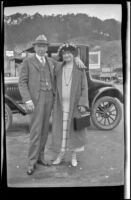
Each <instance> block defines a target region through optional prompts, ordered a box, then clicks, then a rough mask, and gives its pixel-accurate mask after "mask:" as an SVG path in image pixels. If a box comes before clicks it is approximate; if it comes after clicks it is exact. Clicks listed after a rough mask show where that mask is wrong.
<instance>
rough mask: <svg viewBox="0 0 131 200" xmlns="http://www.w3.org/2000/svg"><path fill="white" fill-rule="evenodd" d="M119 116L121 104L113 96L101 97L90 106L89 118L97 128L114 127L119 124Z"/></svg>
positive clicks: (106, 128) (107, 128)
mask: <svg viewBox="0 0 131 200" xmlns="http://www.w3.org/2000/svg"><path fill="white" fill-rule="evenodd" d="M121 117H122V109H121V105H120V103H119V102H118V101H117V100H116V99H115V98H113V97H109V96H105V97H101V98H99V99H98V100H97V101H96V102H95V103H94V105H93V107H92V113H91V119H92V122H93V124H94V125H95V126H96V127H98V128H99V129H103V130H111V129H113V128H115V127H116V126H117V125H118V124H119V122H120V120H121Z"/></svg>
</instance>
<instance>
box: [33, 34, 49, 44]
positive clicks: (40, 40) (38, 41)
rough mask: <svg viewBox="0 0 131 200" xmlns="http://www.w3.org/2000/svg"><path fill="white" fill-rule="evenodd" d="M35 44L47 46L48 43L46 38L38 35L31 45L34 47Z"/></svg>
mask: <svg viewBox="0 0 131 200" xmlns="http://www.w3.org/2000/svg"><path fill="white" fill-rule="evenodd" d="M36 44H44V45H49V42H48V40H47V38H46V37H45V35H39V36H38V37H37V38H36V39H35V41H34V42H33V43H32V45H36Z"/></svg>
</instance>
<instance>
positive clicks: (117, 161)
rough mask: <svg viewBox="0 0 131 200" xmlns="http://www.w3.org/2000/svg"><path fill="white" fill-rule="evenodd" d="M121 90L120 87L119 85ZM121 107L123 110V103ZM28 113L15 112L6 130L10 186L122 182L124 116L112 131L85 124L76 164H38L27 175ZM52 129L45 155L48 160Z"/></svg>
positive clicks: (70, 185)
mask: <svg viewBox="0 0 131 200" xmlns="http://www.w3.org/2000/svg"><path fill="white" fill-rule="evenodd" d="M118 88H119V89H120V90H122V87H121V86H119V85H118ZM121 106H122V110H123V105H122V104H121ZM28 125H29V116H25V117H23V116H21V115H18V114H16V115H14V120H13V128H12V130H10V131H8V132H7V133H6V149H7V178H8V186H10V187H74V186H79V187H80V186H114V185H123V184H124V119H123V116H122V120H121V122H120V124H119V125H118V126H117V127H116V128H115V129H113V130H112V131H100V130H98V129H96V128H95V127H93V126H90V127H88V129H87V135H86V141H87V142H86V146H85V152H84V153H83V154H81V155H78V160H79V163H78V166H77V167H76V168H74V167H72V166H71V165H70V162H69V160H70V157H69V156H67V160H66V161H67V162H63V163H62V164H61V165H59V166H51V167H44V166H42V165H37V169H36V171H35V172H34V174H33V175H31V176H29V175H27V173H26V171H27V153H28V144H29V127H28ZM50 146H51V132H50V134H49V137H48V142H47V148H46V153H45V155H46V159H47V160H51V159H52V158H53V156H54V155H53V153H52V152H51V150H50Z"/></svg>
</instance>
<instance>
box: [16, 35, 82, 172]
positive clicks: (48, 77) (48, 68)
mask: <svg viewBox="0 0 131 200" xmlns="http://www.w3.org/2000/svg"><path fill="white" fill-rule="evenodd" d="M48 45H49V43H48V41H47V38H46V37H45V36H44V35H40V36H38V37H37V38H36V40H35V41H34V42H33V46H34V50H35V55H34V56H32V57H29V58H27V59H25V60H24V62H23V66H22V69H21V72H20V77H19V90H20V93H21V96H22V98H23V101H24V102H25V104H26V107H27V109H28V110H29V111H30V112H31V113H32V114H31V126H30V144H29V152H28V169H27V174H28V175H31V174H33V172H34V170H35V168H36V164H37V163H40V164H42V165H50V163H48V162H47V161H45V159H44V149H45V145H46V141H47V138H48V131H49V119H50V116H51V111H52V108H53V102H54V94H55V88H54V69H55V66H56V64H57V62H56V61H55V60H53V59H51V58H49V57H47V56H46V51H47V50H48ZM76 60H77V62H78V63H79V66H80V68H83V67H84V66H83V63H82V62H81V61H80V60H79V59H77V58H76Z"/></svg>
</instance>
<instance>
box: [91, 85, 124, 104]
mask: <svg viewBox="0 0 131 200" xmlns="http://www.w3.org/2000/svg"><path fill="white" fill-rule="evenodd" d="M95 93H96V94H95V96H94V98H93V101H92V104H91V106H93V105H94V103H95V102H96V100H97V99H99V98H100V97H103V96H110V97H114V98H117V99H118V100H119V101H120V102H121V103H124V100H123V95H122V93H121V92H120V91H119V90H118V89H117V88H115V87H102V88H100V89H98V90H97V91H95Z"/></svg>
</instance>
